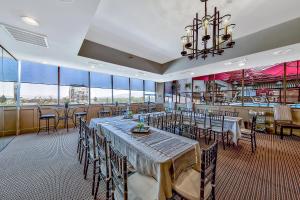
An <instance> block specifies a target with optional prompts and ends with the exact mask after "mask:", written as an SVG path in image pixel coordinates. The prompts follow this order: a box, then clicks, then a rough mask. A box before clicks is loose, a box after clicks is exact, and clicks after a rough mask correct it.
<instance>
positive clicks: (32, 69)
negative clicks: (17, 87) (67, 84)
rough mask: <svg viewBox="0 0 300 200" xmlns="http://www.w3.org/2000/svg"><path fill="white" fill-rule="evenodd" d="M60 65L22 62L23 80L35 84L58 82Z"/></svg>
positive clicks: (55, 83) (54, 83)
mask: <svg viewBox="0 0 300 200" xmlns="http://www.w3.org/2000/svg"><path fill="white" fill-rule="evenodd" d="M57 80H58V67H57V66H54V65H45V64H41V63H35V62H30V61H22V62H21V82H22V83H35V84H47V85H57V84H58V81H57Z"/></svg>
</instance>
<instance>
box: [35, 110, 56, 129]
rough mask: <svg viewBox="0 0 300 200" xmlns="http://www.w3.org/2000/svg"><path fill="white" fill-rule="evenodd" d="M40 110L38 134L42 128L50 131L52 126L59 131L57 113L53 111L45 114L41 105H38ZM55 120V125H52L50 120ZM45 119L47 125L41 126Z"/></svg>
mask: <svg viewBox="0 0 300 200" xmlns="http://www.w3.org/2000/svg"><path fill="white" fill-rule="evenodd" d="M38 111H39V130H38V132H37V134H39V132H40V131H41V130H45V131H47V132H48V134H49V131H50V128H53V131H57V130H56V115H55V114H53V113H47V114H43V113H42V109H41V107H40V106H38ZM51 119H52V120H53V123H54V124H53V126H51V127H50V120H51ZM43 120H45V121H46V126H45V127H41V121H43Z"/></svg>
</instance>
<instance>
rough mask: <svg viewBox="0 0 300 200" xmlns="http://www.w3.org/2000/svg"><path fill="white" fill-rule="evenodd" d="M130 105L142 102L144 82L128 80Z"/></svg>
mask: <svg viewBox="0 0 300 200" xmlns="http://www.w3.org/2000/svg"><path fill="white" fill-rule="evenodd" d="M130 88H131V97H130V98H131V103H143V102H144V81H143V80H140V79H134V78H132V79H130Z"/></svg>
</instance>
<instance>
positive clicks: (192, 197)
mask: <svg viewBox="0 0 300 200" xmlns="http://www.w3.org/2000/svg"><path fill="white" fill-rule="evenodd" d="M217 155H218V143H217V142H215V143H214V144H213V145H211V146H210V147H209V148H208V149H204V150H202V154H201V170H200V173H199V172H198V171H196V170H194V169H189V170H187V171H184V172H182V173H181V174H180V175H179V176H178V178H177V179H176V180H175V181H174V182H173V184H172V188H173V191H174V197H175V196H176V195H178V196H180V197H181V198H183V199H189V200H196V199H200V200H206V199H215V196H216V195H215V191H216V189H215V187H216V167H217Z"/></svg>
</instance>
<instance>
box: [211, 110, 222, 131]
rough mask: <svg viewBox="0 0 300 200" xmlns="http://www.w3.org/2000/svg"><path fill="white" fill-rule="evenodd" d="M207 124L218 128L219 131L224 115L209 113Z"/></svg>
mask: <svg viewBox="0 0 300 200" xmlns="http://www.w3.org/2000/svg"><path fill="white" fill-rule="evenodd" d="M209 124H210V127H211V128H220V129H221V131H223V130H224V115H219V114H215V113H210V114H209Z"/></svg>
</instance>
